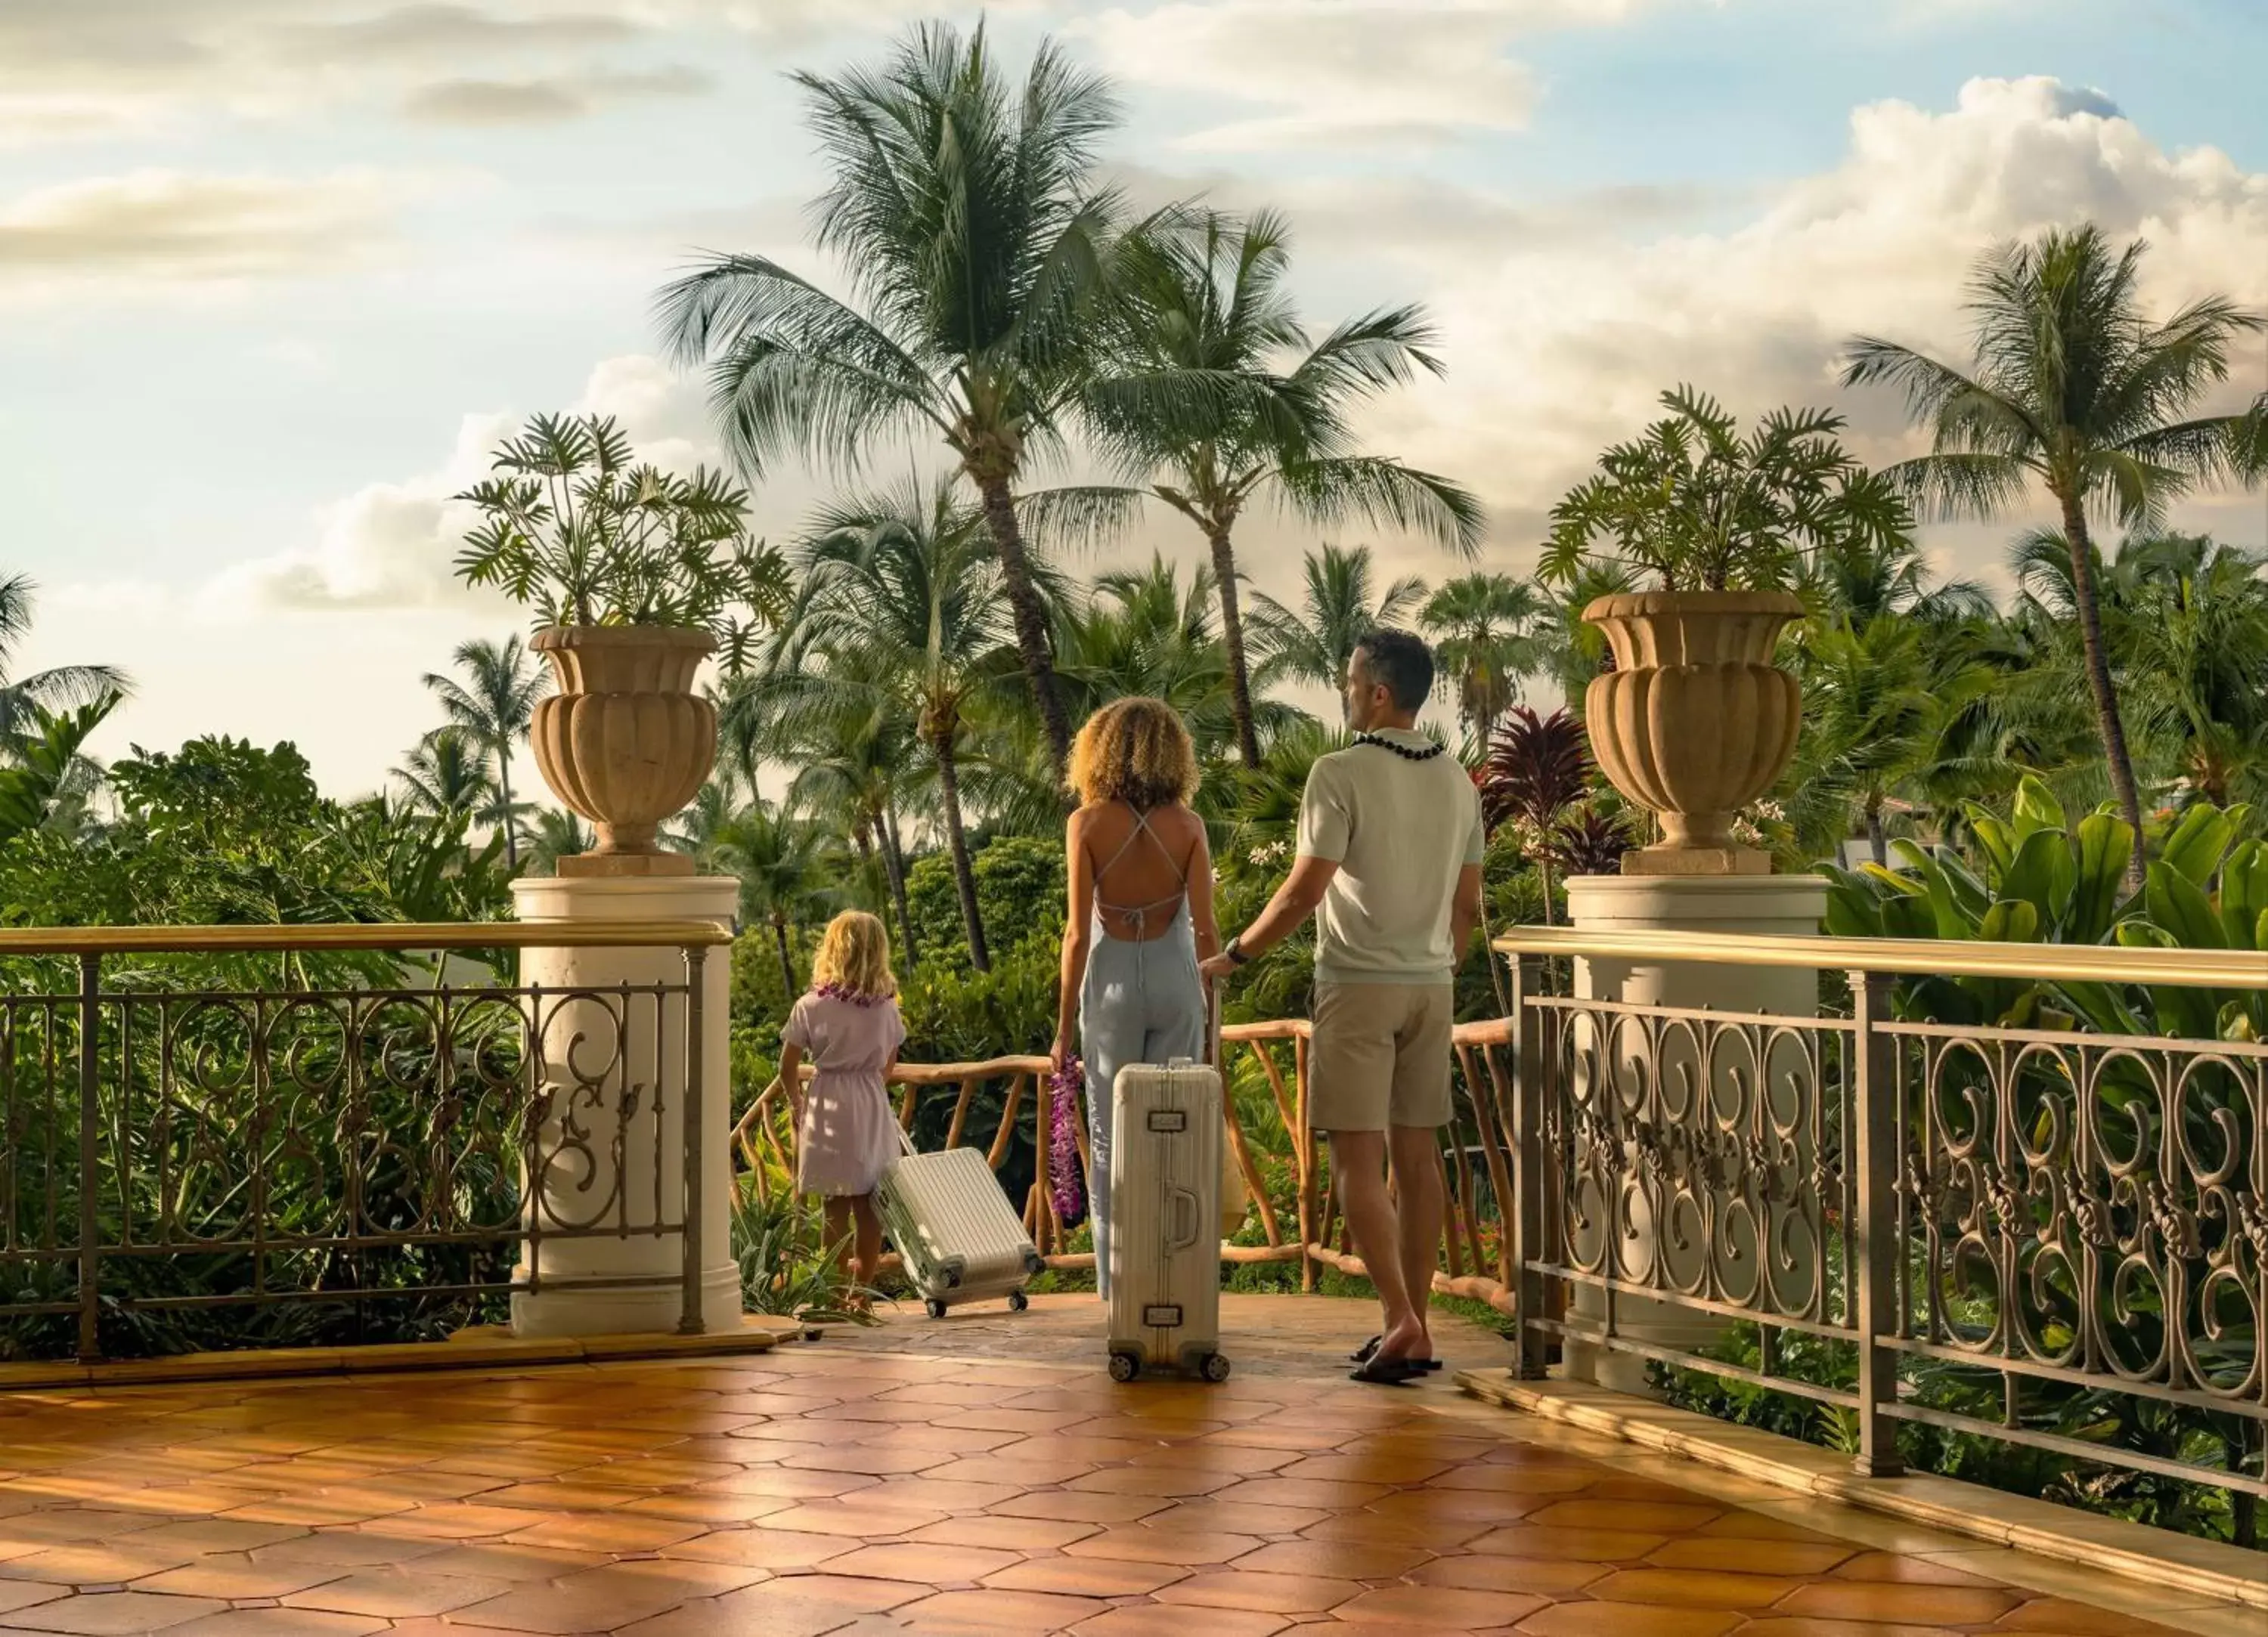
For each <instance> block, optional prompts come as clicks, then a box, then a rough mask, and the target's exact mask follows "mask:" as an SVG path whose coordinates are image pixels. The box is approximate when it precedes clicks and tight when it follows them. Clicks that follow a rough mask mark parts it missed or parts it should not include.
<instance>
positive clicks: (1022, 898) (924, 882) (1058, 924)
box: [906, 835, 1066, 967]
mask: <svg viewBox="0 0 2268 1637" xmlns="http://www.w3.org/2000/svg"><path fill="white" fill-rule="evenodd" d="M969 873H970V874H971V875H972V876H974V877H976V911H977V915H978V917H979V919H981V920H982V921H983V923H984V928H985V934H986V937H987V939H988V941H989V942H990V943H993V944H994V945H996V946H1000V945H1008V944H1013V943H1017V942H1018V941H1020V940H1021V939H1024V938H1027V937H1044V938H1048V939H1053V938H1057V937H1060V936H1062V934H1063V918H1064V894H1065V891H1066V889H1065V885H1064V850H1063V841H1062V840H1061V839H1060V838H1049V837H1042V836H1030V835H1001V836H995V837H994V838H993V839H992V840H991V841H988V842H986V843H985V844H984V845H983V846H982V847H980V848H977V849H976V851H975V852H974V853H972V854H970V855H969ZM906 907H907V909H908V911H909V914H911V915H912V917H913V923H914V935H915V936H916V937H917V938H918V939H919V940H920V944H921V952H922V959H923V960H924V962H931V961H944V962H946V963H947V964H950V965H959V966H962V967H966V966H967V965H968V938H967V936H965V935H964V934H963V932H962V929H961V900H960V899H959V897H958V896H957V894H956V890H955V888H954V880H953V860H952V859H951V858H950V857H949V856H947V855H946V854H944V853H931V854H928V855H925V856H924V857H921V858H917V859H916V860H915V861H914V862H913V863H912V864H911V865H910V866H909V868H908V869H907V870H906ZM999 958H1000V957H999V954H998V951H997V949H996V951H995V955H994V959H995V963H996V964H997V963H998V959H999Z"/></svg>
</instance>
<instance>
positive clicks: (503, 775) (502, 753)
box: [497, 740, 519, 876]
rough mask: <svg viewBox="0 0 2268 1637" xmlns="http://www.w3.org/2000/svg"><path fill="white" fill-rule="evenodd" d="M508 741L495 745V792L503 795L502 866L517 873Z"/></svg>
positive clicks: (516, 833)
mask: <svg viewBox="0 0 2268 1637" xmlns="http://www.w3.org/2000/svg"><path fill="white" fill-rule="evenodd" d="M509 745H510V741H509V740H506V741H504V742H503V743H500V744H498V745H497V794H499V795H500V796H503V797H504V869H505V870H507V871H508V872H509V873H511V874H512V875H515V876H516V875H518V874H519V826H517V825H515V824H514V823H512V751H511V750H510V748H509Z"/></svg>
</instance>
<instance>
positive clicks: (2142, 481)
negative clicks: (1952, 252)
mask: <svg viewBox="0 0 2268 1637" xmlns="http://www.w3.org/2000/svg"><path fill="white" fill-rule="evenodd" d="M2143 253H2144V246H2143V244H2142V242H2141V241H2140V240H2139V239H2138V240H2136V241H2134V242H2132V243H2131V244H2129V245H2127V246H2125V248H2124V249H2123V250H2114V249H2113V248H2112V246H2111V245H2110V240H2109V239H2107V238H2105V237H2104V235H2103V233H2102V230H2101V229H2100V228H2098V227H2096V226H2095V225H2093V224H2088V225H2087V226H2084V227H2080V228H2078V229H2075V230H2073V231H2049V232H2047V233H2045V234H2043V235H2042V237H2041V238H2040V239H2038V241H2037V242H2036V243H2034V244H2029V245H2005V246H2000V247H1999V248H1997V249H1995V250H1993V251H1992V252H1991V253H1988V254H1987V255H1985V257H1984V259H1983V260H1982V261H1979V262H1978V263H1977V268H1976V271H1975V273H1974V274H1973V275H1972V276H1971V279H1970V304H1969V305H1970V312H1972V313H1974V314H1975V315H1976V327H1975V334H1974V347H1973V358H1972V363H1971V367H1970V371H1969V372H1968V373H1963V372H1962V371H1960V370H1958V369H1956V368H1955V367H1954V366H1952V365H1950V364H1946V363H1940V362H1938V361H1937V360H1936V359H1933V358H1931V357H1928V356H1925V355H1924V354H1922V353H1919V352H1917V351H1914V350H1913V349H1911V348H1907V347H1903V346H1900V345H1898V344H1897V343H1896V342H1894V341H1881V340H1876V339H1874V338H1873V337H1869V336H1859V337H1857V338H1855V339H1854V340H1853V341H1852V354H1851V359H1850V363H1849V364H1848V366H1847V367H1846V368H1845V371H1844V383H1845V385H1858V384H1860V383H1866V382H1874V381H1881V382H1887V383H1889V384H1890V385H1895V386H1897V387H1899V388H1901V389H1902V390H1903V391H1904V393H1905V398H1906V404H1907V407H1908V410H1909V412H1910V413H1911V415H1912V416H1913V417H1914V419H1915V420H1916V421H1918V422H1923V423H1925V424H1926V425H1927V426H1928V427H1929V428H1930V429H1931V433H1932V438H1933V447H1932V450H1931V452H1930V453H1929V454H1927V455H1924V456H1921V457H1919V458H1918V459H1913V460H1910V461H1906V462H1904V463H1903V464H1902V465H1900V466H1895V467H1893V468H1891V475H1893V476H1895V477H1896V478H1898V479H1899V480H1901V481H1903V483H1904V486H1905V488H1906V489H1907V491H1908V492H1909V494H1911V496H1913V498H1914V499H1915V501H1916V503H1918V505H1920V506H1922V507H1925V508H1926V509H1928V510H1932V511H1933V512H1934V513H1935V514H1936V515H1939V516H1940V517H1976V518H1992V517H1997V516H1999V515H2000V514H2002V513H2004V512H2005V511H2007V510H2008V509H2009V508H2010V507H2011V506H2012V505H2014V503H2016V502H2017V501H2018V500H2019V499H2020V498H2021V496H2023V494H2024V493H2025V491H2026V489H2027V488H2028V487H2029V485H2030V484H2031V483H2033V482H2035V481H2036V482H2037V483H2038V484H2039V485H2040V487H2042V488H2044V489H2045V490H2046V491H2047V492H2048V494H2049V496H2051V498H2052V499H2053V500H2054V502H2055V503H2056V507H2057V510H2058V512H2059V513H2060V521H2061V524H2062V526H2063V533H2064V539H2065V540H2066V541H2067V542H2068V544H2069V546H2070V548H2071V565H2072V592H2073V605H2074V610H2075V612H2076V613H2077V615H2078V620H2079V628H2080V647H2081V651H2082V654H2083V657H2084V659H2085V669H2086V672H2087V683H2088V691H2089V693H2090V694H2092V696H2093V698H2094V702H2095V717H2096V720H2097V723H2098V724H2099V726H2100V730H2101V732H2102V746H2103V754H2104V758H2105V760H2106V761H2107V762H2108V764H2109V772H2110V784H2111V789H2113V790H2114V791H2115V792H2116V793H2117V799H2118V805H2119V807H2120V809H2121V810H2122V811H2124V815H2125V818H2126V822H2127V823H2128V824H2129V825H2130V826H2132V829H2133V833H2134V849H2133V854H2132V858H2131V859H2130V861H2129V863H2128V877H2129V882H2130V885H2137V886H2139V885H2140V882H2141V877H2142V863H2143V860H2142V801H2141V794H2140V792H2139V789H2137V788H2136V785H2135V782H2134V763H2133V758H2132V755H2131V754H2130V752H2129V751H2128V748H2127V744H2126V729H2125V724H2124V722H2123V720H2122V719H2121V717H2120V715H2119V707H2118V696H2117V692H2116V691H2115V689H2114V688H2113V687H2112V686H2111V678H2110V654H2109V653H2108V652H2107V651H2106V650H2105V648H2104V645H2103V640H2102V614H2101V611H2100V609H2099V607H2098V606H2097V603H2096V598H2095V578H2094V563H2095V552H2094V543H2093V537H2092V535H2091V534H2090V533H2089V532H2088V520H2089V518H2090V516H2092V517H2095V518H2116V519H2117V521H2118V522H2120V523H2122V524H2124V525H2126V526H2127V527H2129V528H2133V527H2137V526H2152V525H2156V524H2157V523H2158V522H2159V521H2160V520H2161V518H2163V517H2164V515H2165V511H2166V508H2167V507H2168V506H2169V504H2170V503H2172V502H2174V501H2175V500H2177V499H2178V498H2180V497H2181V496H2183V495H2184V494H2186V493H2188V492H2190V491H2191V489H2192V488H2196V487H2198V485H2200V484H2204V483H2210V482H2215V481H2222V480H2225V479H2230V478H2234V479H2237V480H2240V481H2252V480H2253V479H2254V478H2256V477H2257V475H2259V473H2260V471H2261V469H2262V466H2263V462H2262V459H2261V457H2262V456H2263V455H2264V453H2268V393H2264V394H2262V395H2261V396H2260V397H2259V398H2258V399H2257V400H2254V403H2253V406H2252V408H2251V409H2250V412H2249V413H2248V414H2246V415H2205V416H2198V415H2195V414H2194V413H2193V411H2194V409H2195V407H2196V405H2197V402H2198V399H2199V398H2201V397H2202V396H2203V395H2204V394H2205V393H2206V392H2207V391H2208V390H2210V389H2211V388H2212V387H2213V386H2214V385H2217V384H2219V383H2220V382H2221V381H2224V380H2226V379H2227V378H2228V353H2229V348H2230V346H2231V344H2232V343H2233V342H2234V341H2235V340H2236V339H2237V337H2239V336H2240V335H2242V334H2250V333H2252V332H2255V331H2257V330H2259V329H2262V328H2263V327H2268V315H2264V314H2262V313H2257V312H2250V311H2247V310H2246V309H2243V308H2242V307H2239V306H2237V305H2235V303H2234V302H2232V301H2230V300H2228V298H2227V297H2220V296H2209V297H2204V298H2203V299H2201V300H2198V301H2196V302H2192V303H2191V305H2188V306H2186V307H2184V308H2183V309H2182V310H2181V311H2180V312H2176V313H2175V314H2174V316H2173V317H2172V318H2170V319H2167V320H2165V321H2164V322H2163V323H2158V324H2153V323H2151V322H2150V321H2149V320H2148V319H2146V318H2144V316H2143V314H2142V311H2141V304H2140V299H2139V295H2138V293H2137V290H2136V283H2137V275H2138V274H2139V269H2140V267H2141V262H2142V257H2143Z"/></svg>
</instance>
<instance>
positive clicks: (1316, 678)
mask: <svg viewBox="0 0 2268 1637" xmlns="http://www.w3.org/2000/svg"><path fill="white" fill-rule="evenodd" d="M1301 578H1302V580H1303V581H1304V583H1305V591H1304V594H1303V595H1302V597H1301V598H1300V612H1299V613H1293V612H1292V610H1290V609H1289V608H1286V607H1285V606H1284V605H1283V604H1281V603H1279V602H1278V601H1277V600H1276V599H1275V598H1272V597H1270V596H1268V595H1267V594H1266V593H1265V592H1261V591H1256V592H1254V593H1253V598H1252V601H1253V610H1252V623H1253V625H1254V627H1255V628H1256V631H1257V633H1258V635H1259V637H1260V642H1261V647H1262V650H1263V652H1264V653H1265V654H1266V655H1267V658H1266V660H1265V661H1264V663H1263V665H1262V673H1263V684H1264V683H1265V682H1267V681H1272V680H1274V679H1277V678H1279V677H1280V678H1283V679H1286V680H1289V681H1293V682H1311V683H1314V684H1317V685H1319V686H1323V687H1328V688H1331V689H1334V690H1336V689H1337V688H1339V687H1340V686H1342V685H1343V684H1344V682H1345V680H1346V668H1347V662H1348V661H1349V660H1351V659H1352V658H1353V657H1354V650H1355V647H1356V645H1357V644H1358V643H1359V642H1361V640H1362V637H1363V635H1364V634H1365V633H1366V632H1368V631H1371V630H1373V629H1375V628H1378V627H1380V626H1388V625H1392V624H1394V623H1395V621H1396V620H1400V619H1402V618H1403V617H1404V616H1406V615H1408V614H1409V613H1411V612H1412V611H1413V610H1414V609H1416V608H1417V606H1418V602H1419V599H1420V598H1423V597H1424V596H1425V581H1423V580H1421V579H1419V578H1418V576H1416V575H1414V574H1412V575H1404V576H1403V577H1402V578H1400V579H1398V580H1395V581H1391V582H1389V583H1388V585H1387V587H1386V589H1385V590H1384V591H1380V592H1378V593H1377V594H1376V595H1375V596H1373V595H1372V589H1371V560H1370V547H1367V546H1356V547H1351V548H1342V547H1337V546H1325V547H1323V548H1322V552H1321V553H1320V554H1319V553H1316V552H1309V553H1307V558H1306V561H1305V563H1304V565H1303V568H1302V574H1301ZM1339 720H1340V722H1341V723H1344V722H1345V720H1346V701H1345V699H1344V697H1342V698H1341V699H1340V701H1339Z"/></svg>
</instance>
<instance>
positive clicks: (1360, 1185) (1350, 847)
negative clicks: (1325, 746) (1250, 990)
mask: <svg viewBox="0 0 2268 1637" xmlns="http://www.w3.org/2000/svg"><path fill="white" fill-rule="evenodd" d="M1432 686H1433V657H1432V654H1431V653H1430V652H1429V651H1428V650H1427V649H1426V647H1425V643H1424V642H1420V641H1419V640H1418V638H1417V637H1415V636H1412V635H1410V633H1408V632H1407V631H1394V630H1379V631H1373V632H1371V633H1369V634H1368V635H1366V636H1364V637H1363V639H1362V641H1361V642H1360V643H1359V644H1358V645H1357V647H1356V649H1355V650H1354V657H1353V659H1352V660H1351V662H1350V663H1349V664H1348V665H1347V674H1346V703H1347V721H1348V722H1349V723H1350V724H1351V725H1352V726H1353V728H1354V729H1355V730H1356V732H1355V742H1354V743H1353V745H1351V746H1349V747H1348V748H1347V749H1345V750H1343V751H1338V752H1335V753H1333V754H1331V755H1329V756H1325V757H1323V758H1322V759H1321V760H1318V761H1317V762H1316V763H1315V766H1314V771H1313V772H1312V773H1310V774H1308V775H1307V793H1306V796H1305V797H1304V798H1303V799H1302V800H1301V802H1300V844H1299V855H1298V857H1297V859H1296V860H1295V861H1294V862H1293V863H1292V873H1291V875H1290V876H1289V877H1287V878H1286V879H1285V883H1284V885H1282V886H1281V887H1279V888H1278V889H1277V892H1276V896H1275V897H1274V898H1273V899H1270V901H1269V904H1268V907H1267V908H1266V909H1264V910H1263V911H1262V912H1261V914H1260V917H1259V919H1258V920H1256V921H1254V922H1253V923H1252V924H1251V925H1250V926H1249V927H1247V928H1246V929H1244V930H1243V931H1242V932H1241V933H1240V934H1239V935H1238V936H1235V937H1233V938H1232V939H1230V940H1229V942H1228V943H1227V946H1226V948H1225V949H1224V950H1223V951H1222V952H1221V953H1220V954H1219V955H1217V956H1215V957H1213V958H1212V959H1211V960H1209V961H1207V962H1206V963H1205V964H1204V971H1205V973H1206V975H1207V976H1208V977H1215V978H1217V977H1219V976H1221V975H1223V974H1224V973H1228V972H1231V971H1233V970H1234V969H1235V968H1236V967H1238V966H1240V965H1243V964H1244V963H1245V962H1246V961H1248V960H1249V959H1251V958H1253V957H1254V956H1256V955H1257V954H1260V953H1261V952H1262V951H1264V950H1266V949H1268V948H1269V947H1270V946H1271V945H1273V944H1276V943H1281V942H1282V941H1283V940H1284V939H1285V938H1286V937H1288V936H1291V934H1292V931H1293V930H1294V929H1296V928H1298V926H1299V925H1300V922H1301V921H1305V920H1306V919H1307V916H1308V915H1309V914H1316V915H1317V920H1316V936H1315V1003H1314V1021H1315V1032H1314V1043H1313V1045H1312V1046H1311V1047H1310V1048H1309V1052H1308V1057H1307V1073H1308V1106H1309V1110H1310V1118H1311V1119H1312V1121H1313V1123H1314V1126H1315V1127H1317V1128H1318V1129H1320V1130H1322V1131H1323V1132H1324V1133H1325V1134H1327V1136H1328V1138H1329V1142H1330V1145H1331V1155H1332V1164H1333V1169H1334V1170H1335V1171H1336V1172H1337V1177H1338V1179H1339V1191H1340V1196H1341V1199H1342V1200H1343V1201H1344V1206H1345V1208H1346V1220H1347V1228H1348V1230H1349V1231H1350V1232H1351V1234H1352V1235H1353V1236H1354V1244H1355V1249H1356V1250H1357V1251H1359V1252H1360V1253H1361V1255H1362V1259H1363V1261H1364V1263H1365V1264H1366V1266H1368V1267H1369V1269H1370V1279H1371V1283H1372V1284H1373V1285H1375V1286H1376V1287H1377V1288H1378V1299H1379V1303H1380V1305H1381V1307H1382V1308H1383V1309H1384V1310H1385V1329H1384V1330H1383V1331H1382V1332H1381V1334H1380V1336H1379V1338H1378V1340H1376V1342H1374V1343H1373V1345H1371V1346H1370V1347H1366V1348H1365V1349H1364V1350H1363V1352H1362V1353H1360V1354H1357V1355H1356V1358H1357V1362H1359V1364H1360V1366H1361V1368H1360V1369H1357V1370H1356V1371H1355V1372H1354V1378H1355V1379H1356V1380H1357V1381H1365V1382H1376V1383H1381V1384H1393V1385H1399V1384H1402V1383H1403V1382H1406V1381H1408V1380H1410V1378H1411V1377H1413V1376H1418V1375H1421V1374H1423V1373H1424V1372H1425V1370H1426V1369H1433V1368H1438V1366H1437V1365H1436V1363H1435V1362H1434V1358H1433V1341H1432V1336H1431V1335H1430V1334H1429V1333H1428V1332H1427V1330H1426V1325H1425V1312H1426V1307H1427V1304H1428V1303H1429V1302H1430V1300H1431V1299H1432V1290H1433V1266H1434V1248H1435V1245H1436V1244H1437V1243H1438V1242H1439V1240H1440V1234H1441V1203H1442V1186H1443V1185H1442V1178H1441V1163H1440V1137H1439V1132H1440V1127H1442V1126H1444V1125H1446V1124H1447V1123H1448V1120H1449V1090H1450V1068H1449V1063H1450V1044H1449V1029H1450V1024H1451V1023H1452V1021H1453V1020H1454V1009H1455V999H1454V984H1453V980H1454V975H1455V970H1456V964H1457V958H1458V957H1459V956H1460V955H1462V953H1463V952H1464V950H1465V948H1466V947H1467V944H1468V943H1469V940H1470V939H1471V937H1472V932H1473V928H1474V927H1475V925H1476V924H1477V922H1478V921H1479V919H1480V902H1481V849H1482V845H1483V838H1482V830H1481V811H1480V799H1479V797H1478V796H1476V794H1475V793H1474V790H1473V784H1472V780H1471V779H1470V778H1469V776H1468V775H1467V774H1466V772H1465V769H1464V767H1462V765H1461V764H1460V763H1459V762H1458V761H1457V760H1456V758H1454V757H1453V756H1450V755H1448V754H1447V753H1446V752H1444V750H1443V748H1442V746H1440V745H1437V744H1435V743H1434V742H1433V741H1432V740H1431V739H1429V738H1426V737H1425V735H1424V734H1421V733H1419V732H1418V731H1417V723H1418V710H1419V709H1420V708H1422V707H1423V706H1424V704H1425V699H1426V695H1427V694H1429V693H1430V692H1431V691H1432ZM1317 912H1320V914H1318V913H1317ZM1389 1158H1390V1159H1391V1161H1392V1164H1393V1167H1394V1177H1395V1185H1396V1186H1395V1192H1394V1193H1391V1194H1389V1193H1388V1189H1387V1184H1386V1175H1385V1172H1386V1165H1387V1163H1388V1160H1389Z"/></svg>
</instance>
